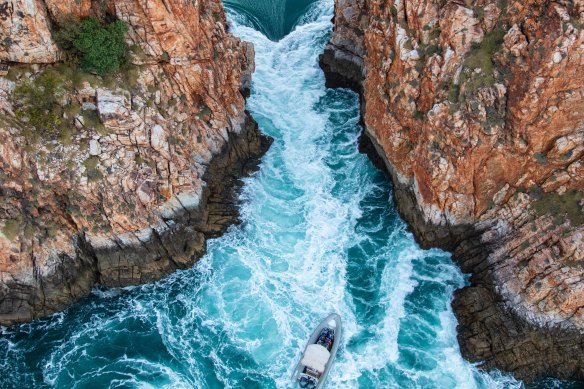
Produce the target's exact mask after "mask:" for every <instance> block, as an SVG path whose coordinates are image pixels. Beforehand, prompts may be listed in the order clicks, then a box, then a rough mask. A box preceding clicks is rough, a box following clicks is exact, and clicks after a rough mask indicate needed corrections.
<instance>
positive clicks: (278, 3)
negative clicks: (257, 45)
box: [224, 0, 315, 41]
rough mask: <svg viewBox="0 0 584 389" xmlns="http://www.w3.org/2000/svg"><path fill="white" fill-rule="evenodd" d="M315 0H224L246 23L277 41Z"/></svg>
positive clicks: (292, 26)
mask: <svg viewBox="0 0 584 389" xmlns="http://www.w3.org/2000/svg"><path fill="white" fill-rule="evenodd" d="M314 2H315V0H224V3H225V5H226V6H227V7H228V8H229V9H230V10H232V11H235V12H237V13H238V14H239V15H242V16H244V17H245V18H246V19H247V20H246V24H248V25H250V26H252V27H254V28H255V29H257V30H258V31H261V32H262V33H263V34H264V35H265V36H267V37H268V38H270V39H271V40H274V41H277V40H279V39H281V38H283V37H284V36H285V35H287V34H288V33H289V32H290V31H291V30H292V29H293V28H294V27H295V26H296V24H297V23H298V22H299V21H300V19H301V18H302V17H303V16H304V15H306V13H307V12H308V11H309V10H310V9H311V8H312V7H311V6H312V4H313V3H314Z"/></svg>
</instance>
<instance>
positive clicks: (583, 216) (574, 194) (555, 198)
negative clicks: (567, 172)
mask: <svg viewBox="0 0 584 389" xmlns="http://www.w3.org/2000/svg"><path fill="white" fill-rule="evenodd" d="M583 199H584V192H582V191H576V190H571V191H569V192H566V193H564V194H563V195H559V194H557V193H556V192H552V193H545V194H544V195H543V196H542V197H541V198H540V199H539V200H537V201H535V202H534V203H533V208H534V209H535V212H536V213H537V214H538V215H539V216H543V215H552V216H554V217H555V219H556V222H557V223H558V224H561V223H563V221H564V220H565V218H568V219H569V220H570V222H571V224H572V226H574V227H578V226H581V225H584V213H582V207H581V206H580V202H581V201H582V200H583Z"/></svg>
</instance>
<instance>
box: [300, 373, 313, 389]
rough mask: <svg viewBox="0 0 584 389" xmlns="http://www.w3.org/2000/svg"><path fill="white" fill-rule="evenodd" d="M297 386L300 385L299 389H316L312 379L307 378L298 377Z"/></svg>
mask: <svg viewBox="0 0 584 389" xmlns="http://www.w3.org/2000/svg"><path fill="white" fill-rule="evenodd" d="M298 384H299V385H300V387H301V388H306V389H313V388H316V382H314V380H313V379H311V378H308V377H307V376H302V377H300V380H299V381H298Z"/></svg>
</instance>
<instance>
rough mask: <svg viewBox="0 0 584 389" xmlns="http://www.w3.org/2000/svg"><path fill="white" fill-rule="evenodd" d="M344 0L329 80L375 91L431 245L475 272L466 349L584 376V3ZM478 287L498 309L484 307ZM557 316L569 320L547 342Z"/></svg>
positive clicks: (482, 357) (397, 164) (409, 214)
mask: <svg viewBox="0 0 584 389" xmlns="http://www.w3.org/2000/svg"><path fill="white" fill-rule="evenodd" d="M336 7H337V8H336V18H335V32H334V33H333V38H332V40H331V44H330V45H329V47H328V48H327V51H326V52H325V54H324V55H323V57H322V58H321V63H322V64H323V69H325V71H326V72H327V76H328V77H327V78H328V80H329V83H330V84H333V85H334V84H340V85H343V82H342V79H343V77H344V78H345V83H344V85H348V86H354V85H357V88H356V89H358V90H360V91H361V93H362V95H363V103H364V109H363V112H364V118H363V119H364V122H365V128H366V133H367V135H368V136H369V138H371V140H372V142H373V144H374V145H375V146H376V148H377V151H378V153H379V154H380V155H381V156H382V157H383V159H384V160H385V163H386V166H387V167H388V169H389V171H390V173H391V175H392V177H393V179H394V183H395V186H396V197H397V199H398V206H399V208H400V211H401V212H402V214H403V215H404V217H405V218H406V219H407V220H408V221H409V222H410V224H411V226H412V229H413V230H414V231H415V232H416V234H417V236H418V238H419V239H420V241H421V242H422V243H423V244H424V245H426V246H440V247H444V248H447V249H449V250H452V251H453V252H454V253H455V257H456V258H457V259H459V260H460V263H461V265H462V267H463V270H465V271H467V272H471V273H473V275H474V276H473V286H472V287H471V288H467V289H465V290H463V291H462V292H461V293H459V294H458V295H457V296H458V297H457V301H455V306H456V307H457V315H458V316H459V320H460V323H461V326H460V332H459V339H461V347H462V350H463V353H465V355H466V356H467V357H469V358H470V359H472V360H477V361H485V362H486V363H485V366H486V367H487V368H490V367H493V366H497V367H501V368H503V369H506V370H511V371H515V372H516V373H517V374H518V375H519V376H520V377H525V378H535V377H537V376H538V375H544V374H551V375H557V376H561V377H580V378H582V377H584V370H583V368H582V366H583V364H582V361H583V360H584V356H583V355H582V354H583V353H581V352H577V350H578V348H579V347H580V348H581V345H582V342H583V340H582V339H583V338H582V336H581V335H574V334H581V332H582V331H583V330H584V308H583V307H584V285H583V284H582V282H581V279H582V277H583V276H584V266H582V264H584V262H582V261H583V259H584V258H583V257H582V251H583V250H584V241H583V240H582V236H584V226H583V224H584V217H583V216H584V214H583V211H582V208H583V205H584V204H583V203H582V202H581V199H582V190H584V170H583V166H584V165H583V163H584V158H583V157H584V77H582V74H583V71H584V29H583V27H584V3H583V2H581V1H578V2H574V3H570V4H568V3H566V4H564V3H554V2H549V1H530V2H528V3H525V2H518V1H509V2H495V1H478V2H466V3H465V2H455V1H447V2H440V1H432V0H411V1H409V0H408V1H403V2H397V1H396V2H394V1H389V0H387V1H368V0H364V1H359V0H345V1H343V0H338V1H337V3H336ZM360 62H361V63H363V67H362V69H361V71H360V72H358V71H355V70H354V69H353V67H354V66H355V64H358V63H360ZM347 77H348V78H349V79H348V80H347ZM339 79H341V81H339ZM483 286H484V289H480V290H481V291H485V290H486V291H488V292H485V293H487V294H488V296H487V297H485V295H484V294H483V293H482V292H481V293H478V294H477V293H475V292H476V291H477V290H478V289H476V290H475V289H473V288H479V287H481V288H482V287H483ZM473 293H474V294H473ZM479 295H480V296H481V297H480V298H481V299H485V300H489V299H490V300H491V306H495V308H493V311H492V312H491V313H492V315H490V316H488V315H486V316H485V315H483V316H481V313H480V311H481V309H478V308H477V311H472V310H471V309H470V308H469V307H475V308H476V304H474V305H473V301H474V300H473V299H476V298H477V296H479ZM465 299H466V302H467V303H464V301H465ZM461 301H462V303H461ZM495 301H496V302H497V303H495ZM483 308H484V307H483ZM483 313H484V312H483ZM489 320H490V322H489ZM494 323H496V324H494ZM510 323H513V324H510ZM512 326H514V327H517V326H523V329H522V330H518V329H517V328H515V329H512V328H511V327H512ZM551 327H554V328H563V329H565V331H567V332H564V333H562V334H559V333H558V334H557V335H556V337H557V342H556V341H550V342H548V343H546V344H541V342H539V343H538V342H537V341H536V340H534V339H538V337H539V339H541V336H545V335H541V336H539V335H534V334H537V333H539V332H538V331H539V329H541V328H551ZM488 332H490V334H489V333H488ZM512 332H515V333H516V335H510V333H512ZM485 333H486V334H485ZM497 333H499V335H498V336H500V338H503V339H505V337H507V338H506V340H505V342H507V344H504V342H503V343H501V342H500V339H493V338H492V337H493V336H495V335H493V334H497ZM543 333H545V332H541V333H540V334H543ZM568 333H569V334H570V335H567V334H568ZM517 334H518V335H517ZM548 334H549V333H548ZM570 338H571V339H572V341H569V342H568V341H566V342H564V343H562V339H563V340H565V339H570ZM512 339H513V340H512ZM528 339H529V341H528ZM526 342H531V343H529V344H530V345H529V346H526V345H525V343H526ZM485 344H486V345H487V346H484V345H485ZM481 345H482V346H481ZM520 350H521V351H520ZM542 350H546V351H542ZM575 350H576V351H575ZM513 352H515V353H519V354H521V353H523V354H525V358H524V359H522V358H513V357H512V354H513ZM546 353H547V354H548V356H547V357H543V358H540V356H541V355H543V354H546ZM510 355H511V357H510ZM562 355H563V356H562ZM546 358H547V359H546ZM538 359H539V361H538ZM546 361H547V362H546ZM575 361H580V362H575ZM546 364H547V365H546ZM546 366H547V367H546Z"/></svg>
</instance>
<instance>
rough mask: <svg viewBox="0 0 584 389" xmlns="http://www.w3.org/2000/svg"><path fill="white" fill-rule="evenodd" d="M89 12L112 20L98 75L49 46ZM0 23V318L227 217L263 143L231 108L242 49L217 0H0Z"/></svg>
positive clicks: (59, 300) (125, 272)
mask: <svg viewBox="0 0 584 389" xmlns="http://www.w3.org/2000/svg"><path fill="white" fill-rule="evenodd" d="M89 16H92V17H95V18H96V19H97V20H99V21H101V22H103V23H106V22H107V21H111V20H120V21H123V22H125V25H127V29H126V30H127V31H126V32H125V35H124V37H125V38H124V39H125V41H126V45H127V47H128V48H129V57H128V60H127V63H126V64H125V65H124V66H123V68H122V69H121V71H119V72H117V73H115V74H113V75H108V76H99V75H96V74H91V72H89V73H88V72H84V71H81V70H80V69H79V68H78V67H77V66H76V65H75V64H72V65H71V64H70V62H68V61H63V60H67V53H65V52H64V51H62V50H61V49H60V46H59V45H57V44H56V42H55V31H56V30H60V29H64V28H65V27H67V26H66V23H68V21H69V20H72V19H78V20H79V19H82V18H85V17H89ZM0 27H1V28H0V60H1V61H3V63H1V64H0V71H1V72H2V73H0V74H1V75H2V77H0V111H1V113H0V199H1V200H0V232H1V233H0V324H2V325H9V324H13V323H16V322H22V321H27V320H31V319H33V318H37V317H40V316H43V315H47V314H50V313H52V312H55V311H56V310H59V309H62V308H64V307H65V306H67V305H68V304H70V303H71V302H73V301H75V300H77V299H79V298H80V297H83V296H85V295H87V294H88V293H89V291H90V290H91V288H92V287H94V285H96V284H101V285H105V286H126V285H132V284H139V283H144V282H149V281H153V280H156V279H159V278H160V277H162V276H164V275H166V274H168V273H169V272H171V271H173V270H175V269H180V268H185V267H188V266H190V265H191V264H192V263H193V262H194V261H195V260H196V259H197V258H199V257H200V256H201V255H202V254H203V253H204V252H205V240H206V239H207V238H208V237H213V236H217V235H218V234H220V233H222V232H223V231H224V230H225V229H226V228H227V226H228V225H230V224H231V223H234V222H237V208H236V207H235V205H236V204H235V202H236V197H235V194H234V189H236V188H237V186H238V185H239V177H241V176H242V175H243V174H246V173H248V172H249V171H250V170H252V169H253V168H254V166H255V165H257V162H258V160H259V157H260V156H261V155H262V153H263V152H265V150H266V149H267V147H268V146H269V141H268V140H267V139H266V138H264V137H262V136H261V135H260V133H259V131H258V128H257V126H256V125H255V122H254V121H253V119H251V118H250V117H249V115H248V114H247V113H246V112H245V110H244V107H245V101H244V97H243V95H245V94H247V93H249V87H250V81H251V73H252V72H253V70H254V51H253V46H252V45H251V44H248V43H245V42H241V41H240V40H239V39H237V38H235V37H233V36H232V35H231V34H229V33H228V32H227V31H226V20H225V16H224V12H223V7H222V4H221V1H219V0H199V1H190V0H165V1H160V0H155V1H142V0H124V1H106V0H104V1H90V0H75V1H73V0H68V1H54V0H32V1H20V0H8V1H4V2H0ZM100 59H101V58H98V60H100ZM22 86H24V89H23V87H22ZM23 90H24V91H25V92H26V91H28V92H26V93H28V94H29V95H30V94H31V93H32V96H33V98H30V99H29V100H31V101H32V104H31V103H30V101H29V106H27V108H26V109H28V110H29V111H27V115H28V116H27V115H24V117H25V119H23V116H22V112H23V108H22V107H21V106H19V105H18V104H21V103H22V100H20V102H18V99H17V98H16V97H15V96H19V95H18V93H20V94H23V93H24V94H26V93H25V92H22V91H23ZM31 91H32V92H31ZM33 92H34V93H33ZM52 99H53V100H54V99H56V101H57V104H53V105H52V106H49V109H48V111H47V110H44V111H42V115H41V117H40V119H39V118H38V117H37V116H34V115H33V114H34V113H35V112H36V111H35V109H36V108H37V106H38V107H44V106H43V105H42V104H44V103H45V102H46V100H52ZM43 109H44V108H43ZM39 121H40V124H38V123H37V122H39ZM43 122H44V123H48V122H51V126H50V129H51V131H44V132H42V131H39V130H40V129H41V127H42V128H45V125H44V123H43ZM35 123H37V124H35ZM33 124H34V125H33ZM46 128H49V125H48V124H46ZM45 130H46V129H45Z"/></svg>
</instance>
